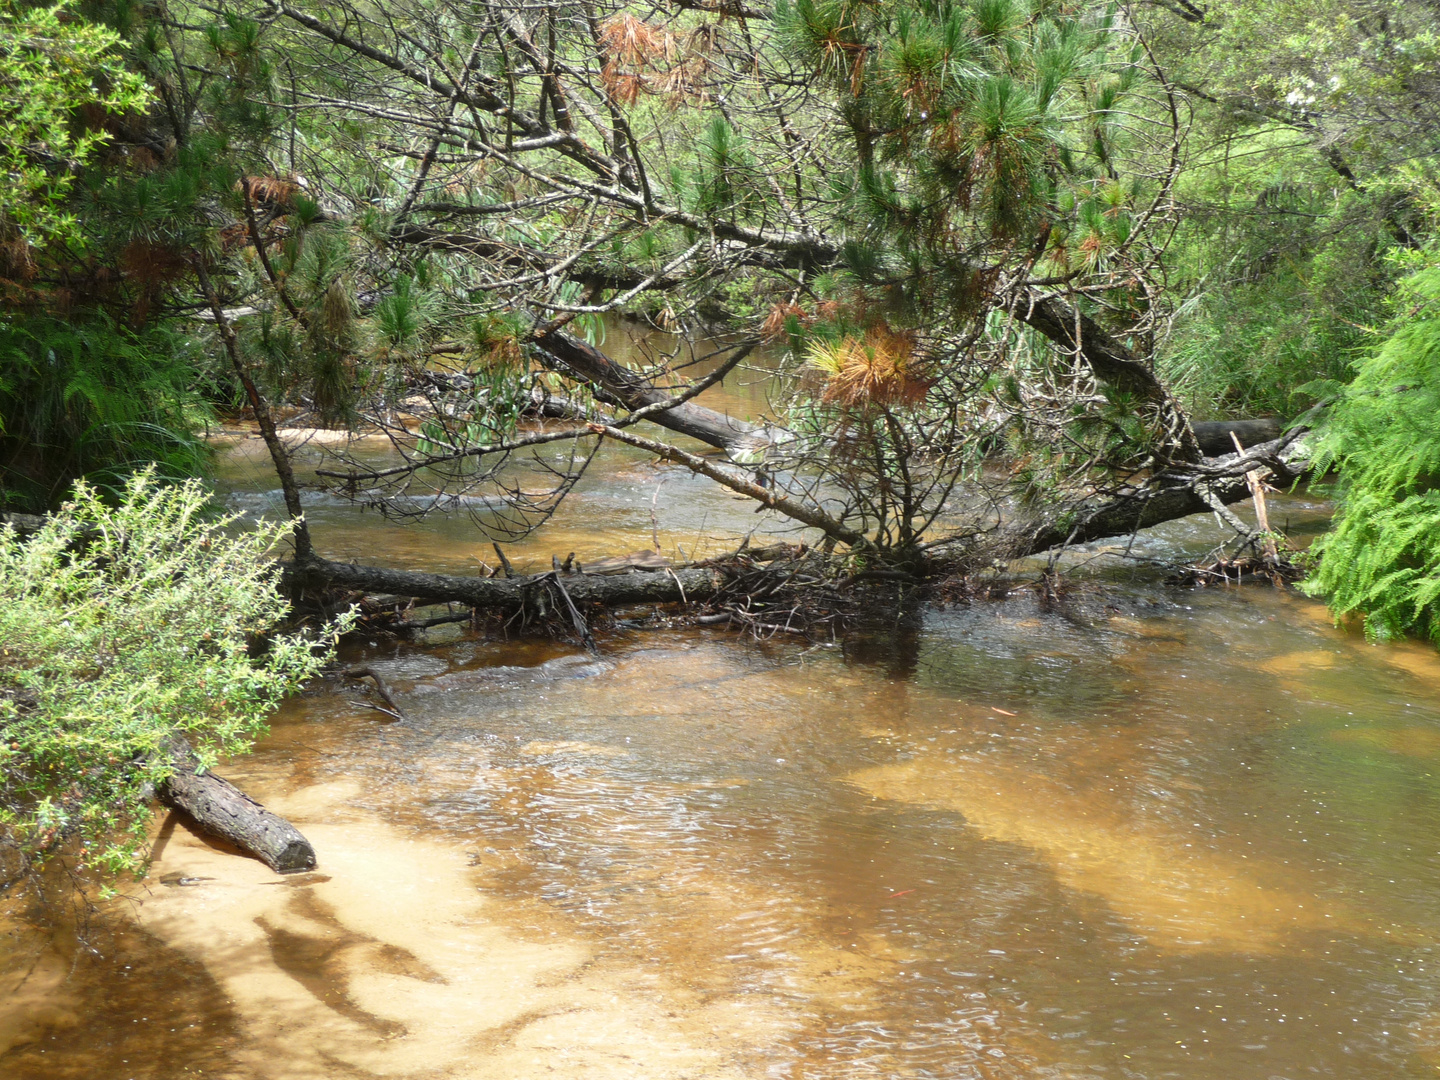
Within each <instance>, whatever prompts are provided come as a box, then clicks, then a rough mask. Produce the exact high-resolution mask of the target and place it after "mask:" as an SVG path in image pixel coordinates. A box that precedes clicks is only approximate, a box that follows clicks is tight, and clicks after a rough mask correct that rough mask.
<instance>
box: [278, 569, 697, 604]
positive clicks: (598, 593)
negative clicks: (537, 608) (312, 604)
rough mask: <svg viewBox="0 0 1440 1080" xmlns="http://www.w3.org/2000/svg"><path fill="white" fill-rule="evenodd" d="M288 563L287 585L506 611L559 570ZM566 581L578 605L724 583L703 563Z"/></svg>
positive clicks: (639, 599) (664, 598) (661, 599)
mask: <svg viewBox="0 0 1440 1080" xmlns="http://www.w3.org/2000/svg"><path fill="white" fill-rule="evenodd" d="M282 565H283V566H284V574H285V580H286V584H287V585H289V584H297V585H302V586H304V587H307V588H341V589H350V590H353V591H355V592H364V593H384V594H389V595H394V596H413V597H414V598H415V599H417V600H426V601H430V602H434V603H458V604H468V605H469V606H471V607H477V608H490V609H496V610H501V611H517V610H519V609H520V608H522V607H524V606H525V604H526V601H527V599H531V598H533V597H534V596H535V595H536V590H540V589H545V588H547V587H548V586H547V579H548V578H550V577H552V576H553V574H554V571H546V572H545V573H543V574H534V575H531V576H529V577H517V578H478V577H475V578H472V577H459V576H457V575H450V574H426V573H420V572H417V571H414V570H391V569H387V568H385V567H379V566H356V565H354V564H353V563H337V562H329V561H327V560H324V559H311V560H309V561H308V562H305V563H299V564H296V563H285V564H282ZM561 580H562V581H563V582H564V585H565V591H566V592H568V593H569V594H570V599H571V600H573V601H574V602H575V603H576V604H577V605H580V604H600V605H603V606H606V607H620V606H624V605H626V604H648V603H658V604H665V603H672V602H674V601H677V600H681V599H682V598H683V599H685V600H705V599H709V598H710V597H711V596H714V595H715V593H716V592H717V591H718V590H719V588H720V586H721V584H722V579H721V577H720V575H719V573H717V572H716V571H714V570H710V569H706V568H702V567H684V568H678V569H675V570H662V571H646V570H636V571H631V572H630V573H625V574H603V575H601V574H594V575H592V574H585V573H576V574H563V575H562V576H561ZM682 594H683V597H682ZM556 600H557V604H558V605H563V604H564V601H563V600H561V599H559V598H558V597H557V598H556ZM532 602H533V601H532Z"/></svg>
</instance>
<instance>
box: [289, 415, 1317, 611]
mask: <svg viewBox="0 0 1440 1080" xmlns="http://www.w3.org/2000/svg"><path fill="white" fill-rule="evenodd" d="M1288 442H1289V440H1287V439H1280V440H1276V441H1274V442H1272V443H1267V444H1261V445H1260V446H1256V447H1253V448H1252V449H1251V450H1249V451H1247V453H1246V454H1245V455H1243V456H1242V455H1238V454H1236V455H1232V458H1233V460H1231V459H1210V460H1207V461H1206V462H1205V463H1204V465H1203V466H1202V467H1201V468H1202V469H1203V470H1204V471H1201V472H1198V473H1194V474H1190V475H1189V476H1188V478H1182V477H1176V478H1174V479H1173V481H1172V483H1171V484H1170V485H1169V486H1159V487H1156V488H1140V489H1137V490H1136V491H1134V492H1130V493H1126V494H1123V495H1120V496H1116V497H1114V498H1112V499H1110V500H1108V501H1106V502H1103V503H1100V504H1098V505H1091V506H1088V507H1080V508H1078V509H1076V510H1075V511H1074V512H1072V513H1071V514H1068V515H1065V516H1064V517H1062V518H1060V519H1059V520H1056V519H1053V518H1052V519H1046V520H1025V519H1020V520H1014V521H1008V522H1007V521H1002V522H1000V523H999V524H998V525H996V526H994V527H992V528H989V529H985V530H977V531H976V532H974V533H971V534H968V535H964V536H960V537H955V538H952V539H949V540H947V541H944V542H943V545H937V546H943V547H945V548H946V549H948V550H947V551H946V554H945V556H944V557H943V558H942V559H941V560H940V562H939V564H938V565H937V569H943V570H944V571H945V572H951V573H953V572H955V571H956V570H957V569H959V570H962V571H963V570H976V569H980V568H983V567H985V566H989V565H990V564H991V563H992V562H993V561H994V560H996V559H1001V560H1005V559H1016V558H1023V557H1025V556H1029V555H1039V554H1042V553H1044V552H1046V551H1050V550H1053V549H1054V548H1058V547H1064V546H1067V545H1071V544H1080V543H1087V542H1089V541H1092V540H1100V539H1104V538H1106V537H1111V536H1127V535H1130V534H1132V533H1135V532H1138V531H1139V530H1141V529H1148V528H1151V527H1152V526H1155V525H1159V524H1162V523H1164V522H1166V521H1173V520H1175V519H1176V518H1182V517H1188V516H1189V515H1191V514H1200V513H1208V512H1210V511H1212V510H1214V509H1215V507H1216V506H1217V505H1228V504H1230V503H1235V502H1240V501H1241V500H1243V499H1247V498H1249V497H1250V495H1251V491H1250V486H1249V481H1248V479H1247V476H1246V473H1247V472H1249V471H1253V470H1256V469H1261V470H1264V469H1268V470H1269V472H1270V475H1272V476H1275V477H1280V478H1282V479H1284V480H1287V481H1288V480H1291V479H1294V478H1295V477H1297V476H1299V475H1301V474H1302V473H1303V471H1304V464H1303V463H1302V462H1290V463H1288V464H1287V463H1285V462H1284V461H1282V459H1281V455H1282V454H1283V452H1284V451H1285V449H1286V447H1287V445H1288ZM282 565H283V566H284V575H285V577H284V585H285V586H287V587H288V586H301V587H304V588H308V589H325V588H340V589H347V590H350V591H353V592H362V593H378V594H388V595H392V596H404V597H414V598H415V599H416V600H420V601H426V602H432V603H445V602H450V603H460V604H466V605H468V606H470V607H475V608H485V609H491V610H500V611H518V610H522V609H524V608H525V607H526V606H527V604H528V605H530V606H534V603H535V599H536V598H537V597H538V596H539V595H540V594H541V593H542V592H545V593H546V594H547V595H548V592H549V589H550V588H551V587H552V585H553V584H555V583H560V584H563V586H564V591H565V592H566V593H568V594H569V597H570V599H571V601H573V602H574V603H575V604H577V605H586V604H589V605H598V606H602V607H621V606H625V605H628V604H646V603H656V604H664V603H674V602H684V601H695V600H709V599H712V598H713V597H715V596H717V595H719V594H720V593H721V591H722V590H723V589H724V587H725V584H726V581H725V578H724V576H723V575H722V574H721V573H720V572H719V571H718V570H717V569H715V568H713V567H698V566H692V567H677V568H675V569H672V570H663V571H650V570H634V571H631V572H629V573H620V574H611V575H590V574H585V573H580V572H576V573H564V572H557V571H554V570H551V571H547V572H545V573H543V574H535V575H531V576H528V577H510V578H498V577H495V578H476V577H460V576H454V575H448V574H426V573H420V572H417V571H413V570H392V569H388V568H385V567H378V566H357V565H355V564H353V563H336V562H329V561H327V560H324V559H319V558H312V559H310V560H308V561H306V562H304V563H285V564H282ZM552 579H553V581H552ZM546 603H548V604H549V605H550V607H551V610H556V611H558V610H561V605H563V604H564V600H563V599H562V598H561V597H560V596H559V591H558V590H556V595H555V596H553V597H552V598H551V599H550V600H548V601H546Z"/></svg>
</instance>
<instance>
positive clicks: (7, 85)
mask: <svg viewBox="0 0 1440 1080" xmlns="http://www.w3.org/2000/svg"><path fill="white" fill-rule="evenodd" d="M73 6H74V5H73V4H72V3H71V2H70V0H61V2H60V3H58V4H55V5H53V6H49V7H45V6H31V5H28V4H25V3H23V2H21V0H0V174H3V175H4V176H5V183H4V184H3V185H0V243H5V244H15V243H17V242H20V243H35V242H37V241H39V242H43V241H48V240H72V241H73V240H76V239H78V237H79V232H78V229H77V227H76V225H77V223H76V217H75V214H74V212H73V210H72V209H71V208H69V207H67V206H66V204H65V196H66V194H67V193H68V192H69V191H70V189H71V188H72V186H73V185H74V183H75V177H76V174H77V172H78V170H79V169H80V167H82V166H83V165H85V164H86V163H87V162H88V161H89V160H90V159H91V158H92V157H94V155H95V154H96V152H97V151H98V150H99V149H100V148H101V147H102V146H103V145H104V144H105V143H106V142H108V141H109V139H110V134H109V133H108V132H106V131H105V130H103V129H102V128H100V127H99V125H96V124H91V123H87V122H86V118H84V117H81V118H79V119H78V121H77V118H76V117H75V111H76V110H77V109H91V110H95V114H96V115H103V114H104V113H105V112H107V111H113V112H117V113H123V112H125V111H127V110H130V109H142V108H144V107H145V105H146V104H147V103H148V101H149V97H150V93H149V88H148V87H147V86H146V84H145V81H144V79H143V78H142V77H141V76H140V74H139V73H138V72H136V71H132V70H128V69H127V68H126V65H125V63H124V58H123V56H122V55H121V53H120V50H119V49H117V47H116V46H117V45H118V44H119V42H120V35H119V34H117V33H115V32H114V31H112V30H109V29H107V28H105V27H102V26H96V25H94V24H93V23H89V22H86V21H84V20H79V19H77V18H76V17H75V15H74V12H73Z"/></svg>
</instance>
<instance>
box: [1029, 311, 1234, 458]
mask: <svg viewBox="0 0 1440 1080" xmlns="http://www.w3.org/2000/svg"><path fill="white" fill-rule="evenodd" d="M1013 310H1014V312H1015V317H1016V318H1017V319H1019V320H1020V321H1021V322H1023V323H1024V324H1025V325H1026V326H1029V327H1031V328H1032V329H1034V330H1036V331H1038V332H1039V333H1040V334H1041V335H1043V336H1044V337H1045V338H1047V339H1048V340H1049V341H1051V342H1052V343H1053V344H1055V345H1057V346H1059V347H1060V349H1061V350H1062V351H1064V352H1068V353H1071V354H1073V355H1075V356H1077V357H1078V358H1079V359H1080V360H1081V361H1082V362H1083V363H1084V364H1085V365H1086V366H1088V367H1089V368H1090V370H1091V371H1093V372H1094V373H1095V377H1096V378H1097V379H1099V380H1100V381H1101V382H1103V383H1106V384H1107V385H1109V386H1112V387H1114V388H1115V389H1116V390H1119V391H1121V392H1122V393H1125V394H1130V395H1133V396H1134V397H1136V398H1139V399H1140V400H1141V401H1143V402H1145V403H1146V404H1149V405H1151V406H1153V407H1154V408H1155V409H1156V410H1157V411H1158V412H1159V414H1160V419H1161V422H1162V423H1163V424H1164V426H1165V430H1166V432H1167V434H1168V435H1169V437H1170V440H1171V443H1172V444H1173V446H1174V448H1175V449H1176V450H1177V451H1179V458H1180V460H1181V461H1188V462H1196V461H1199V460H1200V459H1201V457H1203V456H1204V455H1203V453H1202V452H1201V448H1200V445H1199V443H1198V442H1197V441H1196V436H1195V432H1194V431H1192V430H1191V427H1190V420H1189V417H1187V416H1186V415H1185V410H1184V409H1182V408H1181V407H1180V404H1179V402H1177V401H1176V400H1175V398H1174V397H1173V396H1172V395H1171V393H1170V391H1169V390H1168V389H1166V387H1165V384H1164V383H1163V382H1161V381H1160V379H1159V377H1158V376H1157V375H1156V374H1155V372H1153V371H1152V370H1151V369H1150V366H1149V365H1148V364H1146V363H1145V362H1144V361H1142V360H1141V359H1140V358H1139V357H1137V356H1136V355H1135V354H1134V353H1133V352H1131V351H1130V350H1129V348H1127V347H1126V346H1125V344H1124V343H1123V342H1122V341H1120V340H1119V339H1118V338H1116V337H1114V336H1113V335H1112V334H1111V333H1110V332H1109V331H1107V330H1106V329H1105V328H1104V327H1102V326H1101V325H1100V324H1099V323H1097V322H1096V321H1095V320H1094V319H1092V318H1090V316H1088V315H1086V314H1085V313H1084V312H1082V311H1080V310H1079V309H1077V308H1075V307H1074V306H1073V305H1071V304H1068V303H1066V302H1065V301H1064V300H1063V299H1062V298H1061V297H1058V296H1040V295H1038V294H1037V293H1035V292H1034V291H1033V290H1032V291H1031V293H1030V295H1029V296H1022V297H1021V298H1020V299H1019V301H1018V302H1017V303H1016V304H1015V306H1014V309H1013ZM1228 448H1229V447H1228V444H1227V446H1226V449H1228ZM1222 452H1223V451H1222Z"/></svg>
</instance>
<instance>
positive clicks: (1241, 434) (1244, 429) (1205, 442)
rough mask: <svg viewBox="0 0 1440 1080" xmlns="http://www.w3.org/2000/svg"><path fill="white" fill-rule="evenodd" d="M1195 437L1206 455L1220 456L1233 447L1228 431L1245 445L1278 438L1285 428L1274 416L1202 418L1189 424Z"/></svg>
mask: <svg viewBox="0 0 1440 1080" xmlns="http://www.w3.org/2000/svg"><path fill="white" fill-rule="evenodd" d="M1190 426H1191V427H1192V428H1194V429H1195V439H1196V441H1197V442H1199V443H1200V449H1201V450H1203V451H1204V452H1205V456H1206V457H1221V456H1223V455H1225V454H1228V453H1230V452H1231V451H1233V450H1234V449H1235V448H1234V446H1232V445H1231V443H1230V433H1231V432H1232V431H1233V432H1234V433H1235V435H1236V437H1237V438H1238V439H1239V440H1240V441H1241V442H1242V443H1243V444H1244V445H1246V446H1255V445H1256V444H1258V443H1263V442H1270V441H1271V440H1273V439H1278V438H1279V437H1280V436H1281V434H1282V433H1283V432H1284V430H1285V422H1284V421H1283V420H1277V419H1276V418H1274V417H1264V418H1262V419H1259V420H1202V421H1201V422H1200V423H1198V424H1191V425H1190Z"/></svg>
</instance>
